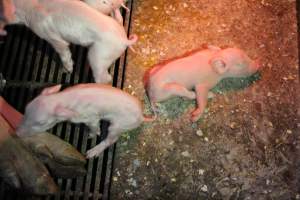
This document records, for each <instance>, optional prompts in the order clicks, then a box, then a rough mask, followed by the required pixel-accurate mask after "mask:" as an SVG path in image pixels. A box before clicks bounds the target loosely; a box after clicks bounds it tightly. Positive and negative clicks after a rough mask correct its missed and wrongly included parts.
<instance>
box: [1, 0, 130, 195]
mask: <svg viewBox="0 0 300 200" xmlns="http://www.w3.org/2000/svg"><path fill="white" fill-rule="evenodd" d="M127 5H128V7H129V8H132V5H133V1H132V0H131V1H128V4H127ZM123 14H124V15H126V16H124V17H125V19H124V26H125V30H126V31H127V32H129V27H130V26H129V25H130V17H131V16H130V15H131V14H126V13H123ZM6 29H7V31H8V36H6V37H5V38H4V39H3V40H2V41H3V42H1V43H0V73H2V74H3V77H4V78H5V79H6V81H7V84H6V86H5V87H4V89H3V90H2V91H1V95H2V96H3V97H4V98H5V99H6V100H7V101H8V103H9V104H11V105H12V106H14V107H15V108H16V109H17V110H18V111H20V112H22V113H24V109H25V106H26V104H27V103H28V102H29V101H31V100H32V99H33V98H34V97H36V96H37V95H38V94H39V93H40V91H41V90H42V89H43V88H44V87H48V86H50V85H55V84H62V85H63V87H66V86H69V85H74V84H77V83H88V82H93V78H92V72H91V69H90V68H89V66H88V62H87V49H85V48H82V47H79V46H74V45H72V46H71V47H70V48H71V51H72V58H73V60H74V63H75V64H74V71H73V73H72V74H66V73H63V68H62V63H61V61H60V59H59V57H58V54H57V53H56V52H55V51H54V50H53V48H52V47H51V46H50V45H49V44H48V43H47V42H45V41H44V40H41V39H40V38H38V37H37V36H36V35H35V34H33V32H31V31H30V30H29V29H27V28H26V27H24V26H10V27H7V28H6ZM125 63H126V53H125V54H124V55H122V56H121V58H120V59H118V60H117V61H116V62H115V64H114V65H113V66H112V67H111V69H110V72H111V74H112V75H113V83H112V84H113V86H115V87H118V88H122V87H123V78H124V73H125ZM108 126H109V123H108V122H104V121H103V122H101V137H97V138H94V139H88V134H87V131H88V129H87V127H86V126H84V125H82V124H77V125H75V124H71V123H62V124H59V125H57V126H55V127H54V128H53V129H52V130H50V131H49V132H51V133H53V134H55V135H57V136H59V137H60V138H62V139H64V140H65V141H67V142H69V143H71V144H72V145H73V146H75V147H76V148H77V149H78V150H79V151H80V152H81V153H83V154H84V153H85V152H86V151H87V150H88V149H90V148H91V147H92V146H95V145H96V144H98V143H100V141H101V140H103V139H104V138H105V137H106V134H107V127H108ZM114 151H115V146H111V147H110V148H109V149H107V150H106V151H105V152H104V153H103V154H101V155H100V157H99V158H96V159H90V160H88V161H87V164H86V169H87V175H86V176H85V177H82V178H77V179H56V180H55V181H56V183H57V185H58V186H59V188H60V192H59V193H58V194H57V195H55V196H47V197H33V196H26V197H25V196H24V195H23V194H18V193H17V192H15V191H13V190H12V189H10V188H9V187H8V186H6V185H5V184H4V183H1V184H0V199H1V200H10V199H20V200H24V199H49V200H50V199H53V200H63V199H64V200H66V199H74V200H88V199H93V200H96V199H109V191H110V182H111V173H112V168H113V159H114Z"/></svg>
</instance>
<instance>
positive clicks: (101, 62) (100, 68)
mask: <svg viewBox="0 0 300 200" xmlns="http://www.w3.org/2000/svg"><path fill="white" fill-rule="evenodd" d="M105 51H106V50H105V49H103V48H101V47H100V46H98V45H97V44H93V45H92V46H91V47H90V48H89V52H88V59H89V63H90V66H91V68H92V71H93V76H94V79H95V82H96V83H109V82H111V80H112V77H111V75H110V74H109V73H108V71H107V70H108V68H109V67H110V65H111V64H112V63H113V61H114V59H111V58H110V57H109V56H104V55H103V54H104V53H103V52H105Z"/></svg>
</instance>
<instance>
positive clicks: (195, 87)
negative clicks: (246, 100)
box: [144, 46, 259, 121]
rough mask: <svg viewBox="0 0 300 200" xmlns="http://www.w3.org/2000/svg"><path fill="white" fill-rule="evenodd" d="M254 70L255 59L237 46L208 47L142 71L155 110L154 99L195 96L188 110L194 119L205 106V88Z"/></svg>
mask: <svg viewBox="0 0 300 200" xmlns="http://www.w3.org/2000/svg"><path fill="white" fill-rule="evenodd" d="M258 69H259V64H258V61H254V60H252V59H250V58H249V57H248V56H247V55H246V53H245V52H244V51H242V50H240V49H237V48H227V49H220V48H219V47H215V46H208V48H207V49H205V50H199V51H194V52H192V53H188V54H187V55H184V56H181V57H179V58H175V59H172V60H169V61H166V62H164V63H160V64H157V65H155V66H154V67H153V68H151V69H150V70H148V71H147V72H146V73H145V76H144V86H145V90H146V92H147V95H148V97H149V99H150V103H151V106H152V108H153V110H154V111H155V112H156V111H158V110H157V108H156V105H155V104H156V103H157V102H161V101H165V100H167V99H169V98H171V97H175V96H180V97H185V98H188V99H196V100H197V104H198V106H197V108H196V109H195V110H194V111H193V112H192V113H191V120H192V121H197V120H198V119H199V118H200V116H201V115H202V113H203V111H204V109H205V107H206V104H207V97H208V93H209V90H210V89H212V88H213V87H214V86H215V85H216V84H217V83H218V82H219V81H221V80H222V79H223V78H227V77H246V76H250V75H252V74H254V73H255V72H257V70H258Z"/></svg>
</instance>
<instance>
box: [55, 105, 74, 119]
mask: <svg viewBox="0 0 300 200" xmlns="http://www.w3.org/2000/svg"><path fill="white" fill-rule="evenodd" d="M54 115H55V116H57V117H61V118H64V119H70V118H72V117H76V116H78V113H77V112H75V111H73V110H71V109H69V108H66V107H64V106H61V105H57V106H56V107H55V109H54Z"/></svg>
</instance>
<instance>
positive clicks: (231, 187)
mask: <svg viewBox="0 0 300 200" xmlns="http://www.w3.org/2000/svg"><path fill="white" fill-rule="evenodd" d="M295 4H296V1H295V0H218V1H216V0H215V1H211V0H151V1H149V0H134V8H133V10H132V11H133V18H132V23H131V32H132V33H136V34H138V35H139V41H138V43H137V44H136V45H135V46H134V48H135V50H136V51H137V52H138V53H133V52H130V53H129V56H128V63H127V68H126V79H125V88H124V89H125V90H126V91H127V92H129V93H131V94H132V95H135V96H136V97H138V98H139V99H140V100H141V101H142V102H144V105H145V106H144V107H145V114H151V111H150V108H149V103H148V100H147V98H146V96H145V91H144V88H143V84H142V77H143V74H144V72H145V71H146V70H147V69H148V68H150V67H151V66H153V65H154V64H155V63H158V62H160V61H163V60H166V59H169V58H172V57H175V56H179V55H181V54H183V53H185V52H187V51H190V50H193V49H196V48H199V47H201V45H203V44H213V45H216V46H220V47H239V48H242V49H243V50H245V51H246V52H247V54H249V56H250V57H252V58H258V59H259V60H260V62H261V64H262V68H261V71H260V73H259V74H258V75H256V76H253V77H250V78H248V79H231V80H225V81H223V82H221V83H220V84H219V85H218V86H217V87H216V88H214V93H215V95H214V97H213V98H212V99H210V101H209V102H208V105H207V109H206V111H205V114H204V115H203V116H202V117H201V119H200V120H199V121H198V122H197V123H191V122H190V121H189V115H188V111H190V110H191V109H192V108H193V107H194V106H195V102H193V101H191V100H185V99H181V98H175V99H171V100H169V101H166V102H163V103H161V104H160V105H159V109H160V110H161V114H160V115H159V117H158V119H157V120H156V121H155V122H153V123H144V124H143V126H141V127H140V128H138V129H136V130H134V131H130V132H128V133H125V134H124V135H123V136H122V138H121V139H120V140H119V141H118V144H117V153H116V159H115V163H114V165H115V168H114V172H113V178H112V179H113V182H112V187H111V199H112V200H116V199H135V200H142V199H149V200H150V199H162V200H165V199H172V200H175V199H180V200H185V199H189V200H192V199H195V200H196V199H197V200H200V199H257V200H259V199H278V200H285V199H300V188H299V185H300V159H299V156H300V136H299V129H300V121H299V115H300V109H299V106H300V105H299V103H300V101H299V94H300V91H299V78H298V70H299V69H298V57H297V55H298V52H297V22H296V8H295V7H296V5H295Z"/></svg>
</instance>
